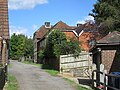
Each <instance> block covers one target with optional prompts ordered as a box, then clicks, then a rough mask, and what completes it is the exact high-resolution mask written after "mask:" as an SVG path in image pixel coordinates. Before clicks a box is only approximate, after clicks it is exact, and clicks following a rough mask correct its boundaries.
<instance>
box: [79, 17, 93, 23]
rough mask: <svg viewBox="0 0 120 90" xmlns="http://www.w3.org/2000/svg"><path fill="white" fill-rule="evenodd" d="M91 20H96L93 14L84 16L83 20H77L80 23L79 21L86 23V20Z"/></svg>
mask: <svg viewBox="0 0 120 90" xmlns="http://www.w3.org/2000/svg"><path fill="white" fill-rule="evenodd" d="M89 20H92V21H94V17H92V16H87V17H84V18H83V19H82V20H80V21H77V24H78V23H80V24H84V23H86V21H89Z"/></svg>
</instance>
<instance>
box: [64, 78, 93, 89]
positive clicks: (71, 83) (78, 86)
mask: <svg viewBox="0 0 120 90" xmlns="http://www.w3.org/2000/svg"><path fill="white" fill-rule="evenodd" d="M64 79H65V80H66V81H67V82H69V83H70V85H71V86H73V87H75V88H76V90H92V89H87V88H84V87H81V86H80V85H78V84H76V83H75V82H74V81H72V80H70V79H67V78H64Z"/></svg>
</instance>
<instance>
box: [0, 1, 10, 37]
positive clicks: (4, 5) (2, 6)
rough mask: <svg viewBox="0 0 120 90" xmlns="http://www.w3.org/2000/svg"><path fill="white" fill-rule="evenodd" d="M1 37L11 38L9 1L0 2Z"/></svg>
mask: <svg viewBox="0 0 120 90" xmlns="http://www.w3.org/2000/svg"><path fill="white" fill-rule="evenodd" d="M0 36H2V37H4V38H5V39H8V38H9V27H8V1H7V0H0Z"/></svg>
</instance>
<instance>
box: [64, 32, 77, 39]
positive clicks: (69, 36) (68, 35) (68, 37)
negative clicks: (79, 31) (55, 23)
mask: <svg viewBox="0 0 120 90" xmlns="http://www.w3.org/2000/svg"><path fill="white" fill-rule="evenodd" d="M64 33H65V35H66V37H67V39H68V40H69V39H70V38H75V39H77V36H76V35H75V34H74V33H73V32H67V31H64Z"/></svg>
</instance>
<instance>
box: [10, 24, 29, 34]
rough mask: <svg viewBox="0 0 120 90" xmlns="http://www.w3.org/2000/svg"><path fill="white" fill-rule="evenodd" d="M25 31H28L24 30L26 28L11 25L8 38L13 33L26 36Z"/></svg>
mask: <svg viewBox="0 0 120 90" xmlns="http://www.w3.org/2000/svg"><path fill="white" fill-rule="evenodd" d="M27 31H28V29H26V28H24V27H20V26H13V25H11V26H10V36H11V35H12V34H13V33H16V34H17V35H18V34H26V33H27Z"/></svg>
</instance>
